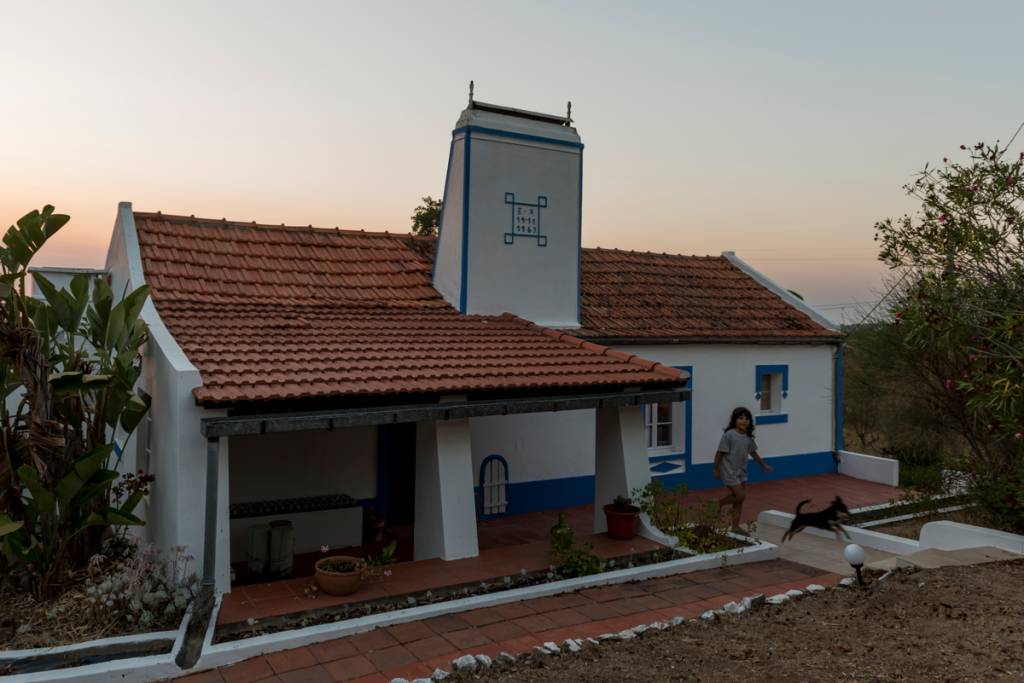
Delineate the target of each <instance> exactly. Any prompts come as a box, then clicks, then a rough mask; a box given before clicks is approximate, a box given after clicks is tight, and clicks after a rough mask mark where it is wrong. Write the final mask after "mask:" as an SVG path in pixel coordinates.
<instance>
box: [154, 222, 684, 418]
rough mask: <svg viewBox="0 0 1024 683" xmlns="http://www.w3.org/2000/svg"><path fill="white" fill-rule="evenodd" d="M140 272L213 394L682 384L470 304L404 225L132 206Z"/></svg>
mask: <svg viewBox="0 0 1024 683" xmlns="http://www.w3.org/2000/svg"><path fill="white" fill-rule="evenodd" d="M135 223H136V228H137V230H138V235H139V245H140V249H141V252H142V261H143V268H144V271H145V276H146V281H147V282H148V283H149V284H150V285H151V286H152V288H153V302H154V304H155V305H156V307H157V310H158V311H159V313H160V316H161V318H162V319H163V321H164V323H165V324H166V325H167V327H168V329H169V330H170V331H171V334H172V335H173V336H174V338H175V340H176V341H177V342H178V343H179V344H180V345H181V347H182V349H183V350H184V351H185V354H186V355H187V356H188V357H189V359H190V360H191V361H192V362H193V363H194V364H195V365H196V367H197V368H199V372H200V375H201V376H202V381H203V384H202V386H201V387H199V388H197V389H196V390H195V392H194V393H195V396H196V400H197V401H198V402H200V403H202V404H206V405H222V404H230V403H237V402H249V401H263V400H280V399H297V398H311V397H336V396H371V395H399V394H413V393H419V394H422V393H428V394H430V393H463V392H467V391H500V390H519V389H531V390H537V389H542V390H550V391H552V392H554V391H562V390H572V389H578V388H596V389H605V390H615V389H618V388H622V387H625V386H636V385H642V384H646V385H678V384H680V377H681V376H680V373H679V372H678V371H677V370H674V369H672V368H665V367H663V366H660V365H658V364H654V363H651V362H650V361H641V360H639V359H631V358H625V357H622V354H618V353H616V352H613V351H611V350H610V349H608V348H607V347H603V346H600V345H596V344H593V343H590V342H585V341H583V340H582V339H580V338H579V337H575V336H572V335H568V334H565V333H564V332H558V331H555V330H549V329H545V328H542V327H539V326H537V325H534V324H533V323H530V322H527V321H525V320H522V319H520V318H517V317H516V316H513V315H508V314H506V315H502V316H463V315H460V314H459V313H458V312H457V311H455V309H453V308H452V307H451V306H449V305H448V304H447V303H446V302H445V301H444V300H443V299H442V298H441V296H440V295H439V294H438V293H437V291H436V290H435V289H434V288H433V287H432V285H431V278H430V270H431V261H430V258H429V249H430V247H429V244H424V242H423V241H422V240H419V239H417V238H413V237H408V236H399V235H390V234H381V233H365V232H362V231H360V232H354V231H342V230H324V229H317V228H295V227H283V226H282V227H277V226H266V225H256V224H251V223H233V222H227V221H214V220H205V219H197V218H185V217H180V216H165V215H162V214H151V213H136V214H135Z"/></svg>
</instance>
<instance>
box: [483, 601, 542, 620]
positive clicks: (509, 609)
mask: <svg viewBox="0 0 1024 683" xmlns="http://www.w3.org/2000/svg"><path fill="white" fill-rule="evenodd" d="M492 609H493V610H494V611H495V612H497V613H498V614H500V615H501V617H502V618H503V619H518V618H519V617H526V616H529V615H531V614H535V612H534V611H533V609H532V608H531V607H530V606H529V605H527V604H526V603H524V602H510V603H507V604H505V605H497V606H495V607H493V608H492Z"/></svg>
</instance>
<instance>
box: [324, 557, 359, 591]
mask: <svg viewBox="0 0 1024 683" xmlns="http://www.w3.org/2000/svg"><path fill="white" fill-rule="evenodd" d="M365 573H366V560H364V559H363V558H361V557H352V556H350V555H332V556H330V557H323V558H321V559H319V560H317V563H316V584H317V585H318V586H319V587H320V590H322V591H323V592H324V593H327V594H328V595H349V594H350V593H355V592H356V591H357V590H359V587H360V586H362V585H363V575H364V574H365Z"/></svg>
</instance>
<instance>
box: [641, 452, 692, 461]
mask: <svg viewBox="0 0 1024 683" xmlns="http://www.w3.org/2000/svg"><path fill="white" fill-rule="evenodd" d="M680 458H682V459H683V460H684V461H685V460H686V454H685V453H668V454H666V455H651V456H648V457H647V459H648V460H649V461H651V462H663V461H665V460H679V459H680Z"/></svg>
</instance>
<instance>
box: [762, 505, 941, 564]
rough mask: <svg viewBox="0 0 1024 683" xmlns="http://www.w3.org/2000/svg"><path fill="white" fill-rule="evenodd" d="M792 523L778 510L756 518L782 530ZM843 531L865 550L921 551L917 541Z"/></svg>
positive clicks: (822, 533) (854, 529) (816, 533)
mask: <svg viewBox="0 0 1024 683" xmlns="http://www.w3.org/2000/svg"><path fill="white" fill-rule="evenodd" d="M792 521H793V513H791V512H780V511H779V510H764V511H763V512H761V514H759V515H758V516H757V523H758V524H768V525H770V526H777V527H782V528H783V529H788V528H789V524H790V522H792ZM843 529H844V530H845V531H846V532H847V533H848V534H850V540H849V543H859V544H860V545H862V546H864V547H865V548H874V549H875V550H881V551H883V552H887V553H892V554H893V555H906V554H907V553H912V552H916V551H917V550H920V549H921V545H920V544H919V543H918V542H917V541H914V540H911V539H909V538H900V537H899V536H892V535H890V534H883V533H880V532H878V531H870V530H868V529H861V528H858V527H855V526H846V525H843ZM800 533H802V534H811V535H812V536H820V537H822V538H835V534H833V533H832V532H830V531H825V530H823V529H814V528H812V527H807V528H805V529H804V530H803V531H801V532H800ZM844 540H845V538H844Z"/></svg>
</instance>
